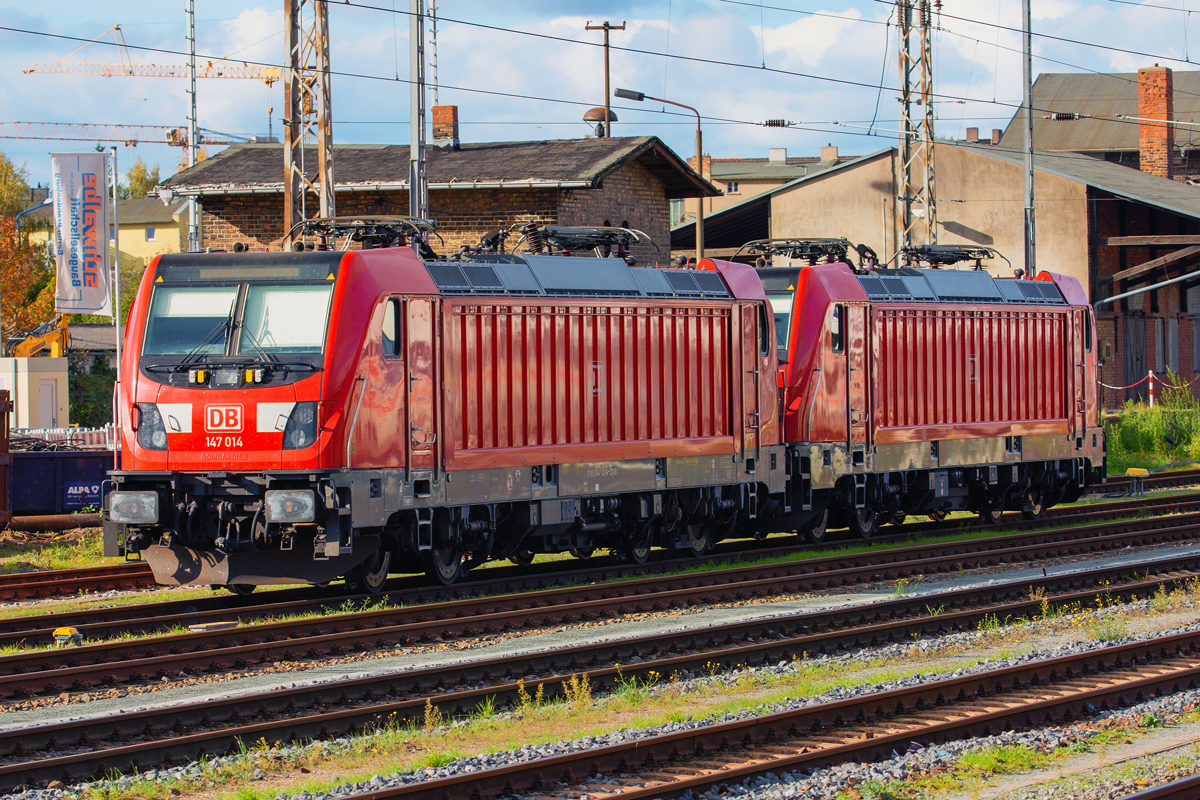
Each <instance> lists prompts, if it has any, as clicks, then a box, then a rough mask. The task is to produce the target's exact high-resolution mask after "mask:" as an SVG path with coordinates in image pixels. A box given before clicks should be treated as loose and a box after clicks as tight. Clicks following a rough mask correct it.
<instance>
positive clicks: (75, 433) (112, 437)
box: [11, 425, 117, 450]
mask: <svg viewBox="0 0 1200 800" xmlns="http://www.w3.org/2000/svg"><path fill="white" fill-rule="evenodd" d="M11 433H12V436H13V438H16V437H19V436H26V437H29V438H31V439H42V440H43V441H47V442H54V443H56V444H57V443H62V444H66V445H70V446H71V447H73V448H79V449H84V450H112V449H113V447H114V445H115V444H116V441H117V435H116V428H115V427H114V426H113V425H106V426H104V427H103V428H13V429H12V431H11Z"/></svg>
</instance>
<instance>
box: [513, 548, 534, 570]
mask: <svg viewBox="0 0 1200 800" xmlns="http://www.w3.org/2000/svg"><path fill="white" fill-rule="evenodd" d="M534 555H535V553H534V552H533V551H532V550H525V549H520V550H517V552H515V553H513V554H512V555H511V556H509V557H508V560H509V561H511V562H513V563H514V564H516V565H517V566H518V567H528V566H529V565H530V564H532V563H533V557H534Z"/></svg>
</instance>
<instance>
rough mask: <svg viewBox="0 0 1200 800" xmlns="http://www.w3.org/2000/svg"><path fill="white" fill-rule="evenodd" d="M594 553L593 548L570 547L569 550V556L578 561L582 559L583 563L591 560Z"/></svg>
mask: <svg viewBox="0 0 1200 800" xmlns="http://www.w3.org/2000/svg"><path fill="white" fill-rule="evenodd" d="M595 552H596V548H594V547H572V548H571V555H573V556H575V557H576V558H578V559H582V560H584V561H586V560H587V559H589V558H591V557H592V553H595Z"/></svg>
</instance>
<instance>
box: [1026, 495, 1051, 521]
mask: <svg viewBox="0 0 1200 800" xmlns="http://www.w3.org/2000/svg"><path fill="white" fill-rule="evenodd" d="M1045 515H1046V505H1045V503H1043V502H1042V493H1041V492H1033V491H1031V492H1029V493H1028V494H1026V495H1025V508H1023V509H1022V510H1021V516H1022V517H1024V518H1025V519H1029V520H1034V521H1037V520H1039V519H1041V518H1042V517H1043V516H1045Z"/></svg>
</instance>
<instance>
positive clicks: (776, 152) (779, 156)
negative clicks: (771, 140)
mask: <svg viewBox="0 0 1200 800" xmlns="http://www.w3.org/2000/svg"><path fill="white" fill-rule="evenodd" d="M767 163H769V164H786V163H787V148H786V147H772V148H771V149H770V150H768V151H767Z"/></svg>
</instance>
